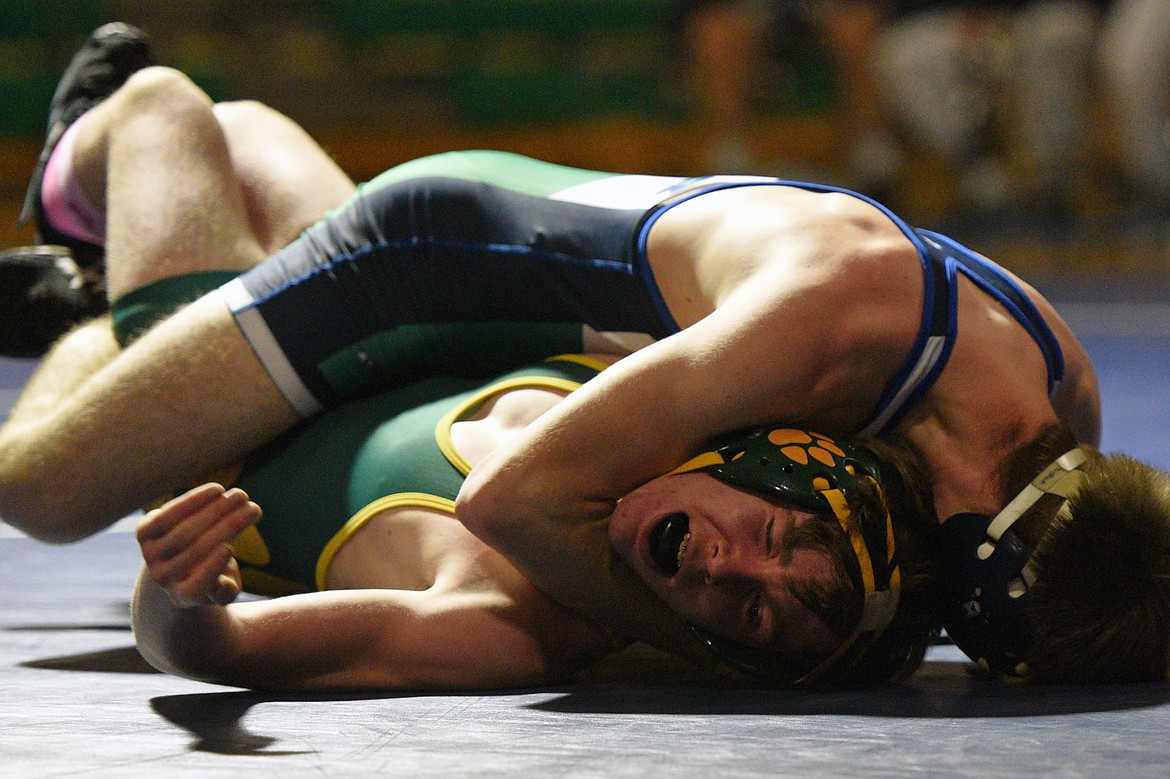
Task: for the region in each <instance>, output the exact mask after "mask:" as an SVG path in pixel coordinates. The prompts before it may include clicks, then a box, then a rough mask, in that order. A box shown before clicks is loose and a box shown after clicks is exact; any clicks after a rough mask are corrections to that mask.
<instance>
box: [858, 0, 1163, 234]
mask: <svg viewBox="0 0 1170 779" xmlns="http://www.w3.org/2000/svg"><path fill="white" fill-rule="evenodd" d="M1155 2H1160V3H1162V4H1165V3H1166V0H1155ZM1101 5H1102V2H1101V1H1100V0H890V2H889V7H890V11H891V16H890V21H889V25H888V27H887V28H886V29H885V31H884V32H883V33H882V35H881V43H880V46H879V61H880V64H881V74H882V80H883V83H884V86H885V89H886V91H887V95H888V98H889V101H890V106H891V111H892V113H893V115H894V117H895V118H896V120H897V121H898V122H899V123H900V124H901V126H902V127H904V128H905V130H906V131H907V132H908V133H909V134H910V135H911V136H912V137H913V138H914V139H915V140H916V141H917V142H919V143H921V144H923V145H924V146H925V147H926V148H928V149H930V150H933V151H935V152H937V153H939V154H941V155H943V156H944V157H945V158H947V159H948V160H950V161H951V162H952V163H953V164H954V165H955V167H956V169H957V171H958V173H959V190H960V198H961V205H962V206H965V207H967V208H971V209H976V210H997V209H1000V208H1003V207H1006V206H1008V205H1011V206H1013V207H1014V208H1019V207H1020V206H1027V205H1028V204H1029V203H1030V204H1031V206H1033V207H1034V208H1036V209H1037V210H1038V211H1039V212H1040V213H1050V214H1062V213H1067V211H1068V209H1069V207H1070V205H1071V200H1072V198H1073V195H1074V193H1075V191H1076V188H1077V186H1078V183H1079V181H1078V176H1079V172H1080V170H1081V168H1082V166H1081V165H1080V164H1079V163H1080V162H1083V157H1084V153H1083V148H1084V143H1083V141H1084V137H1085V133H1086V116H1087V113H1086V107H1087V101H1088V95H1089V84H1090V74H1091V66H1092V50H1093V43H1094V39H1095V36H1096V32H1097V30H1098V24H1099V7H1100V6H1101ZM1005 117H1006V121H1005ZM1005 135H1006V136H1007V137H1005ZM1012 142H1015V143H1018V144H1019V147H1020V148H1019V149H1018V150H1016V151H1018V152H1019V153H1020V154H1019V157H1020V159H1022V160H1023V161H1024V163H1025V167H1026V171H1024V175H1023V176H1020V177H1019V179H1020V180H1023V181H1026V182H1028V184H1027V190H1028V192H1027V194H1029V195H1030V197H1025V198H1021V197H1020V194H1021V193H1020V192H1018V191H1016V189H1015V188H1014V187H1013V180H1014V177H1013V175H1012V174H1013V172H1012V171H1010V170H1009V169H1008V168H1007V167H1006V165H1005V160H1006V158H1007V154H1006V151H1007V148H1010V146H1011V144H1012Z"/></svg>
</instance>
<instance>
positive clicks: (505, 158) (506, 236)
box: [223, 151, 1064, 435]
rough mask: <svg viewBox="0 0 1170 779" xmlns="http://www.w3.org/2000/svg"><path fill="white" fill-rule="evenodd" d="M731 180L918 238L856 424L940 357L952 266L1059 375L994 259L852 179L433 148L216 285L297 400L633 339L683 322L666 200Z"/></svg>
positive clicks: (1045, 332)
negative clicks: (862, 216)
mask: <svg viewBox="0 0 1170 779" xmlns="http://www.w3.org/2000/svg"><path fill="white" fill-rule="evenodd" d="M743 186H789V187H799V188H802V189H806V190H810V191H814V192H843V193H845V194H849V195H851V196H853V197H857V198H860V199H862V200H865V201H866V202H868V203H871V204H872V205H874V206H875V207H877V208H879V209H880V210H881V211H882V212H883V213H885V214H886V215H887V216H888V217H889V218H890V219H891V220H892V221H893V222H894V223H895V224H896V225H897V226H898V227H899V228H900V229H901V230H902V232H903V233H904V234H905V235H906V237H907V238H908V239H909V240H910V241H911V242H912V243H913V244H914V246H915V247H916V248H917V249H918V254H919V257H920V260H921V263H922V269H923V278H924V289H925V297H924V299H925V304H924V307H923V312H922V323H921V326H920V329H919V333H918V337H917V340H916V343H915V345H914V348H913V349H912V351H911V354H910V356H909V357H908V358H907V360H906V361H905V363H904V364H903V365H902V366H901V368H900V369H899V371H898V373H897V374H896V376H895V378H894V380H893V381H892V382H891V383H890V386H889V387H887V388H886V390H885V393H884V395H883V398H882V402H881V404H880V406H879V409H878V411H877V412H876V414H875V415H874V417H873V418H872V419H871V420H870V421H869V422H868V423H867V425H866V426H865V428H864V430H863V432H864V433H865V434H869V435H876V434H880V433H881V432H882V431H884V430H887V429H889V428H890V427H891V426H892V425H894V424H896V422H897V421H898V419H900V417H901V415H902V414H903V413H905V411H906V410H907V409H908V408H909V407H911V406H912V405H913V403H914V402H915V401H916V400H917V399H918V398H919V397H921V396H922V394H924V393H925V392H926V391H927V390H928V389H929V388H930V386H931V384H932V383H933V381H934V380H935V379H936V378H937V376H938V374H939V373H940V372H941V371H942V369H943V367H944V366H945V364H946V361H947V358H948V357H949V354H950V350H951V347H952V345H953V343H954V341H955V338H956V337H957V324H956V306H957V301H958V281H957V279H958V274H960V273H961V274H963V275H965V276H967V277H968V278H970V279H971V280H972V281H973V282H975V283H976V284H977V285H978V286H979V287H980V288H981V289H982V290H983V291H984V292H986V293H987V294H990V295H992V296H994V297H995V298H996V299H997V300H998V301H999V302H1001V303H1002V304H1003V305H1004V306H1005V307H1006V308H1007V310H1008V311H1009V312H1010V313H1011V314H1012V315H1013V316H1014V317H1015V318H1016V319H1017V320H1018V321H1019V322H1020V324H1021V325H1022V326H1023V327H1024V328H1025V329H1026V330H1027V331H1028V332H1029V333H1030V334H1031V335H1032V337H1033V338H1034V339H1035V340H1036V343H1037V345H1038V346H1039V347H1040V349H1041V351H1042V352H1043V354H1044V357H1045V360H1046V361H1047V364H1048V373H1049V391H1050V392H1054V391H1055V390H1056V388H1057V386H1058V385H1059V382H1060V379H1061V377H1062V374H1063V370H1064V365H1063V357H1062V355H1061V351H1060V347H1059V345H1058V343H1057V341H1056V338H1055V337H1054V336H1053V334H1052V332H1051V330H1050V329H1049V327H1048V325H1047V324H1046V323H1045V321H1044V319H1043V317H1042V316H1041V315H1040V313H1039V312H1038V311H1037V310H1036V308H1035V306H1034V305H1033V304H1032V302H1031V301H1030V300H1029V299H1028V297H1027V295H1026V294H1025V293H1024V292H1023V290H1022V289H1020V288H1019V285H1018V284H1016V282H1015V281H1014V280H1013V279H1012V278H1011V277H1010V276H1008V275H1007V274H1006V273H1005V272H1004V271H1003V270H1002V269H1001V268H999V267H998V266H997V265H995V264H994V263H992V262H990V261H989V260H987V259H986V258H983V257H981V256H980V255H978V254H976V253H975V252H972V251H971V250H969V249H967V248H966V247H963V246H961V245H959V244H958V243H956V242H954V241H952V240H950V239H948V238H946V237H945V236H941V235H938V234H936V233H931V232H928V231H924V230H917V229H914V228H912V227H910V226H909V225H907V224H906V223H905V222H903V221H902V220H901V219H900V218H898V217H897V216H896V215H895V214H893V213H892V212H890V211H889V210H888V209H886V208H885V207H884V206H881V205H880V204H878V203H875V202H874V201H872V200H870V199H869V198H866V197H864V196H863V195H859V194H857V193H854V192H848V191H847V190H841V189H838V188H835V187H828V186H822V185H816V184H808V183H802V182H794V181H784V180H780V179H774V178H764V177H755V176H708V177H700V178H675V177H666V176H628V175H616V174H610V173H599V172H594V171H584V170H577V169H573V168H566V167H562V166H558V165H552V164H549V163H543V162H538V161H536V160H531V159H528V158H525V157H519V156H516V155H512V154H505V153H501V152H485V151H481V152H454V153H449V154H442V155H436V156H434V157H427V158H423V159H420V160H415V161H413V162H410V163H407V164H405V165H402V166H399V167H397V168H394V169H392V170H390V171H387V172H386V173H384V174H383V175H382V176H380V177H378V178H376V179H374V180H373V181H371V182H369V183H368V184H366V185H363V186H362V187H360V188H359V191H358V192H357V194H356V195H355V196H354V197H353V198H352V199H351V200H350V201H349V202H348V203H347V204H345V205H344V206H343V207H342V208H340V209H338V210H337V211H336V212H334V213H333V214H331V215H330V216H329V217H327V218H326V219H324V220H323V221H321V222H319V223H318V224H317V225H315V226H314V227H312V228H311V229H310V230H308V231H307V232H306V233H305V234H304V235H303V236H302V237H301V238H300V239H298V240H297V241H296V242H294V243H293V244H292V245H290V246H289V247H287V248H286V249H284V250H283V251H281V252H279V253H278V254H277V255H275V257H273V258H271V259H270V260H269V261H268V262H265V263H263V264H262V265H260V266H259V267H257V268H256V269H255V270H253V271H250V272H249V273H247V274H245V275H243V276H242V277H240V278H239V279H237V280H235V281H233V282H231V283H229V284H228V285H226V286H225V287H224V288H223V294H224V295H225V297H226V299H227V301H228V304H229V306H230V307H231V308H232V310H233V312H234V314H235V316H236V319H237V321H238V323H239V325H240V327H241V329H242V331H243V332H244V334H245V336H246V337H247V338H248V340H249V342H250V343H251V344H252V346H253V348H254V349H255V350H256V353H257V354H258V355H259V356H260V358H261V360H262V361H263V363H264V365H265V367H266V369H267V370H268V371H269V373H270V374H271V376H272V377H273V379H274V380H275V381H276V383H277V385H278V386H279V387H280V389H281V391H282V392H283V393H284V395H285V397H286V398H287V399H288V400H289V402H290V403H291V404H292V405H293V406H294V408H296V409H297V410H298V411H300V412H301V413H302V414H303V415H305V416H310V415H312V414H314V413H316V412H317V411H319V410H321V409H322V408H324V407H329V406H333V405H336V404H337V403H339V402H340V401H342V400H345V399H347V398H352V397H355V396H360V395H362V394H364V393H367V392H370V391H373V390H375V389H381V388H385V387H388V386H395V385H396V384H399V383H401V382H402V381H403V380H405V379H406V378H411V377H417V376H419V375H426V374H436V373H450V372H453V371H457V372H459V373H466V374H467V375H490V374H491V373H496V372H499V371H502V370H507V369H509V368H510V367H514V366H516V365H521V364H525V363H527V362H531V361H533V360H536V359H540V358H543V357H546V356H548V355H551V354H558V353H563V352H579V351H588V350H598V349H607V350H610V351H614V350H619V351H620V350H622V349H625V350H633V349H636V348H639V347H640V346H643V345H645V344H647V343H649V342H650V341H652V340H655V339H661V338H664V337H666V336H668V335H671V334H672V333H675V332H677V331H678V329H679V328H678V325H677V324H676V323H675V321H674V320H673V318H672V317H671V315H670V313H669V311H668V310H667V308H666V305H665V303H664V301H663V299H662V296H661V294H660V292H659V290H658V287H657V285H656V283H655V280H654V277H653V275H652V273H651V271H650V268H649V264H648V262H647V260H646V240H647V235H648V233H649V230H650V227H651V226H652V225H653V224H654V222H655V221H656V220H657V219H658V218H659V217H660V216H661V215H662V214H663V213H665V212H666V211H667V210H669V209H670V208H672V207H673V206H675V205H677V204H678V203H681V202H684V201H686V200H689V199H692V198H696V197H702V196H703V195H704V194H706V193H708V192H712V191H715V190H719V189H726V188H729V187H743ZM603 343H604V344H606V346H603V345H602V344H603Z"/></svg>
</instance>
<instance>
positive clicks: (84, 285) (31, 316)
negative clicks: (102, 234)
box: [0, 246, 108, 358]
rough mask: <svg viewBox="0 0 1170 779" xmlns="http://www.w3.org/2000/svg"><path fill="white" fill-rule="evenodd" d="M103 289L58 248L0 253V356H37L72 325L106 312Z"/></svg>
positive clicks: (24, 248) (65, 250)
mask: <svg viewBox="0 0 1170 779" xmlns="http://www.w3.org/2000/svg"><path fill="white" fill-rule="evenodd" d="M104 287H105V280H104V278H102V277H101V275H100V274H98V275H97V277H96V279H95V280H90V279H87V277H86V274H85V272H83V271H82V270H81V269H80V268H79V267H78V266H77V263H76V262H74V261H73V256H72V254H71V253H70V251H69V249H68V248H66V247H64V246H21V247H18V248H16V249H9V250H7V251H4V252H0V354H3V355H6V356H8V357H25V358H30V357H40V356H42V355H43V354H44V353H45V352H47V351H48V350H49V347H50V346H52V345H53V344H54V343H55V342H56V341H57V339H58V338H60V337H61V336H62V335H64V334H65V333H66V332H68V331H69V330H70V329H71V328H72V327H73V326H74V325H77V324H80V323H82V322H84V321H86V320H87V319H92V318H93V317H95V316H100V315H101V314H103V313H105V312H106V310H107V308H108V306H107V304H106V295H105V289H104Z"/></svg>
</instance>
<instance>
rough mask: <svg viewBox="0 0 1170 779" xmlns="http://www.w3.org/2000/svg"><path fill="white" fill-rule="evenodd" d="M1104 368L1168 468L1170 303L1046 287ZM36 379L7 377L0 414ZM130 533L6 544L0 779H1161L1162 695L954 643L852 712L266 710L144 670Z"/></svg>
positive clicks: (485, 704) (621, 693) (1146, 289)
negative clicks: (1015, 678) (1001, 662)
mask: <svg viewBox="0 0 1170 779" xmlns="http://www.w3.org/2000/svg"><path fill="white" fill-rule="evenodd" d="M1039 286H1041V288H1042V289H1044V290H1045V291H1046V292H1048V293H1049V295H1050V296H1051V297H1052V298H1054V299H1055V301H1056V302H1057V304H1058V308H1060V309H1061V310H1062V312H1063V313H1065V315H1066V316H1067V318H1068V320H1069V321H1070V324H1072V326H1073V328H1074V330H1076V331H1077V332H1078V333H1079V334H1080V335H1081V336H1082V338H1083V339H1084V341H1085V344H1086V346H1087V347H1088V349H1089V351H1090V353H1091V355H1092V357H1093V358H1094V360H1095V362H1096V363H1097V365H1098V367H1099V370H1100V374H1101V381H1102V390H1103V397H1104V407H1105V442H1104V447H1103V448H1105V449H1106V450H1115V449H1123V450H1125V451H1127V452H1129V453H1131V454H1133V455H1135V456H1138V457H1140V458H1142V459H1145V460H1148V461H1151V462H1153V463H1155V464H1157V465H1160V466H1161V467H1165V468H1170V436H1168V435H1167V431H1168V430H1170V399H1168V397H1167V376H1170V285H1168V284H1167V280H1166V279H1164V278H1154V279H1151V280H1147V281H1144V282H1142V283H1137V284H1132V285H1131V284H1112V285H1109V284H1102V283H1100V282H1094V283H1093V284H1091V285H1082V286H1080V287H1077V286H1073V285H1068V284H1056V283H1053V284H1051V285H1050V286H1045V285H1044V284H1040V285H1039ZM32 367H33V366H32V364H30V363H25V362H17V361H0V412H6V411H7V409H8V408H9V407H10V406H11V403H12V402H13V400H14V399H15V396H16V393H17V391H18V390H19V387H20V386H21V384H22V383H23V382H24V380H25V379H26V378H27V376H28V373H29V371H30V370H31V369H32ZM130 526H131V524H130V523H129V522H123V523H120V524H119V525H118V526H115V528H113V529H112V530H111V531H109V532H106V533H103V534H101V535H99V536H97V537H95V538H93V539H90V540H88V541H85V542H82V543H79V544H76V545H72V546H66V547H49V546H45V545H42V544H38V543H35V542H33V541H31V540H29V539H27V538H24V537H21V536H20V535H19V534H17V533H16V532H15V531H12V530H11V529H9V528H7V527H5V526H0V593H3V596H4V600H3V604H2V605H0V775H3V776H5V777H20V778H21V779H24V778H25V777H64V776H85V777H90V778H96V777H136V776H151V777H157V776H163V777H185V776H190V777H200V778H201V779H203V778H205V777H217V776H233V777H240V776H249V777H256V776H280V777H286V778H290V779H291V778H293V777H300V776H314V777H318V776H338V777H356V776H402V777H407V776H409V777H443V779H448V778H449V777H464V776H485V777H490V776H498V777H545V776H556V777H594V776H604V777H607V779H620V777H657V778H662V777H700V776H713V777H721V778H722V777H898V778H899V779H901V778H902V777H908V776H930V777H934V776H947V777H956V778H958V777H972V779H975V778H978V779H988V778H989V777H1009V776H1027V777H1049V776H1059V777H1102V776H1125V777H1165V776H1170V750H1168V749H1167V748H1166V734H1167V733H1168V732H1170V685H1165V684H1149V685H1124V686H1111V687H1100V688H1072V687H1050V688H1032V687H1027V686H1021V685H1007V684H1003V683H999V682H995V681H991V680H988V679H985V678H981V677H980V676H979V675H978V674H976V673H974V672H973V669H972V666H971V665H970V664H968V663H966V662H964V661H963V659H962V658H961V656H960V655H959V654H958V653H957V651H956V650H955V649H954V648H953V647H952V646H949V645H945V644H944V645H940V646H937V647H935V648H933V649H932V650H931V653H930V655H929V659H928V662H927V663H926V665H925V666H924V668H923V669H922V670H921V671H920V672H919V673H918V674H917V675H916V676H915V677H914V678H913V679H911V680H910V681H909V682H907V683H905V684H902V685H899V686H891V687H884V688H877V689H870V690H865V691H860V692H827V693H816V692H808V691H760V690H737V689H718V690H711V689H703V688H701V687H697V686H694V685H692V684H689V683H688V682H687V680H686V679H684V678H678V677H674V676H672V675H671V674H670V673H661V672H659V673H651V674H650V676H649V680H646V678H644V677H640V676H639V675H640V674H641V673H642V672H644V671H648V670H649V669H648V668H647V665H646V660H645V658H644V657H638V656H637V655H634V656H631V657H628V658H626V659H625V660H626V662H625V663H624V664H621V665H618V666H617V667H615V668H614V669H613V670H612V673H611V676H609V677H607V678H605V679H602V680H598V681H590V682H589V683H582V684H577V685H572V686H564V687H550V688H539V689H526V690H519V691H506V692H489V693H472V694H461V695H446V694H425V695H413V694H395V695H359V696H353V695H340V696H339V695H311V696H309V695H271V694H258V693H252V692H246V691H240V690H236V689H231V688H222V687H215V686H212V685H206V684H201V683H197V682H190V681H186V680H182V679H177V678H172V677H168V676H165V675H162V674H159V673H156V672H154V671H153V670H152V669H151V668H150V667H149V666H147V665H146V664H145V663H144V662H143V661H142V660H141V658H139V656H138V655H137V653H136V651H135V650H134V647H133V640H132V637H131V634H130V619H129V607H128V597H129V594H130V591H131V587H132V584H133V580H134V577H135V575H136V572H137V565H138V563H137V553H136V545H135V543H134V539H133V537H132V536H131V534H130V532H129V528H130Z"/></svg>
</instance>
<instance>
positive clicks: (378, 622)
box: [133, 571, 558, 690]
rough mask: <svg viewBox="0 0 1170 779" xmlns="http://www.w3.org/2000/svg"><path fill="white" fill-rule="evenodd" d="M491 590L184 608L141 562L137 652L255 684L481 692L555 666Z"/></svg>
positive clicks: (201, 675)
mask: <svg viewBox="0 0 1170 779" xmlns="http://www.w3.org/2000/svg"><path fill="white" fill-rule="evenodd" d="M499 606H500V604H498V603H496V602H494V601H493V599H492V598H491V597H490V596H486V595H474V594H460V595H449V596H436V595H435V594H433V593H430V592H427V591H423V592H414V591H405V590H380V589H379V590H337V591H329V592H319V593H311V594H307V595H294V596H288V597H284V598H277V599H274V600H269V601H252V602H241V603H232V604H229V605H227V606H218V605H211V604H209V605H205V606H197V607H193V608H185V609H184V608H178V607H177V606H175V604H174V603H173V602H172V601H171V599H170V597H169V596H168V595H167V593H166V591H164V590H163V589H162V588H161V587H160V586H159V585H158V584H157V583H155V582H154V581H153V580H152V579H151V578H150V577H149V575H148V574H147V573H146V572H145V571H144V573H143V575H142V576H141V577H140V578H139V582H138V588H137V590H136V592H135V597H134V608H133V611H134V633H135V638H136V640H137V642H138V648H139V651H140V652H141V653H142V655H143V656H144V657H145V658H146V659H147V661H149V662H150V663H151V665H153V666H155V667H156V668H158V669H160V670H162V671H166V672H168V673H173V674H177V675H180V676H186V677H189V678H193V679H197V680H200V681H206V682H213V683H217V684H227V685H233V686H238V687H249V688H254V689H280V690H359V689H476V688H478V689H485V688H492V687H505V686H519V685H526V684H537V683H540V682H546V681H549V680H550V678H551V677H553V676H554V675H555V672H556V671H557V670H558V669H556V668H554V667H552V666H551V665H550V663H549V662H547V661H546V660H545V658H544V656H543V654H542V651H541V649H542V647H541V646H540V645H539V643H538V642H537V641H536V640H535V639H534V638H533V636H532V635H531V634H530V633H529V632H528V631H526V630H524V629H523V628H522V626H519V625H516V624H514V622H513V620H512V619H510V618H509V616H510V615H509V613H508V611H507V609H504V608H500V607H499Z"/></svg>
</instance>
